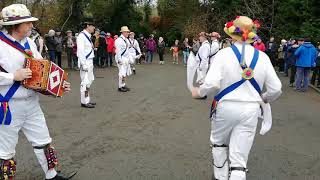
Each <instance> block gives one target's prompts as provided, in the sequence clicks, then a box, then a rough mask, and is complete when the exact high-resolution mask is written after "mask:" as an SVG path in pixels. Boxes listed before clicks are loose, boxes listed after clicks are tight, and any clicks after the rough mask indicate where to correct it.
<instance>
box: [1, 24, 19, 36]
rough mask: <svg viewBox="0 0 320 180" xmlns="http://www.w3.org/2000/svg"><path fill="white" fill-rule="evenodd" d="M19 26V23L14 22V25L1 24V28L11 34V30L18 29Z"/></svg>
mask: <svg viewBox="0 0 320 180" xmlns="http://www.w3.org/2000/svg"><path fill="white" fill-rule="evenodd" d="M19 26H20V24H15V25H9V26H3V28H4V29H5V30H7V31H8V34H12V32H13V31H14V30H16V29H18V27H19Z"/></svg>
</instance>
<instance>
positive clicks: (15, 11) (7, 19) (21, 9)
mask: <svg viewBox="0 0 320 180" xmlns="http://www.w3.org/2000/svg"><path fill="white" fill-rule="evenodd" d="M0 16H1V20H0V25H2V26H9V25H15V24H21V23H24V22H34V21H38V20H39V19H38V18H35V17H32V16H31V13H30V11H29V10H28V8H27V7H26V6H25V5H24V4H12V5H10V6H7V7H5V8H3V9H2V11H1V15H0Z"/></svg>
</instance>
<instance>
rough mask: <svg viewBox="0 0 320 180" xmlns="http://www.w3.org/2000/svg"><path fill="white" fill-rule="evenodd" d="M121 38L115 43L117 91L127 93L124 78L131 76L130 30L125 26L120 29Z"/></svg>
mask: <svg viewBox="0 0 320 180" xmlns="http://www.w3.org/2000/svg"><path fill="white" fill-rule="evenodd" d="M120 32H121V36H120V37H119V38H117V40H116V41H115V48H116V56H115V60H116V62H117V65H118V69H119V73H118V75H119V86H118V91H120V92H127V91H130V89H129V88H128V87H127V86H126V77H127V76H130V75H131V74H132V72H131V68H130V64H129V61H130V53H129V40H128V36H129V33H130V30H129V28H128V27H127V26H122V27H121V30H120Z"/></svg>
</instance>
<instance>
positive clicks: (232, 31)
mask: <svg viewBox="0 0 320 180" xmlns="http://www.w3.org/2000/svg"><path fill="white" fill-rule="evenodd" d="M259 28H260V23H259V21H257V20H255V21H252V19H250V18H249V17H246V16H237V18H236V19H235V20H234V21H231V22H228V23H226V25H225V27H224V32H225V33H226V34H227V35H229V36H230V37H232V38H233V39H235V40H237V41H245V42H246V43H252V42H254V41H255V40H257V39H259V36H258V35H257V30H258V29H259Z"/></svg>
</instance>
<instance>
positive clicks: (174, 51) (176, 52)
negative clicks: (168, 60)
mask: <svg viewBox="0 0 320 180" xmlns="http://www.w3.org/2000/svg"><path fill="white" fill-rule="evenodd" d="M170 50H172V57H173V64H179V40H175V42H174V45H173V46H172V47H171V48H170Z"/></svg>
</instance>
